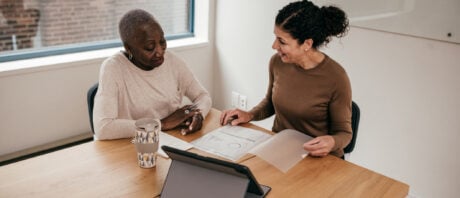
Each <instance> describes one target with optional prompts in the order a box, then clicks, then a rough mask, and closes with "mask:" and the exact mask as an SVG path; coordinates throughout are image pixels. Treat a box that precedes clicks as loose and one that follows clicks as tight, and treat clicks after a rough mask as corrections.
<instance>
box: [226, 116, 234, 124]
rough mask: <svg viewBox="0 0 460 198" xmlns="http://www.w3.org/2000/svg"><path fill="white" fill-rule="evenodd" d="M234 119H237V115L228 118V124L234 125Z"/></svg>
mask: <svg viewBox="0 0 460 198" xmlns="http://www.w3.org/2000/svg"><path fill="white" fill-rule="evenodd" d="M233 120H236V118H235V117H230V118H229V119H228V120H227V125H232V121H233Z"/></svg>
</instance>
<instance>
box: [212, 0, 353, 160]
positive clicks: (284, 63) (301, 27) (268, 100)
mask: <svg viewBox="0 0 460 198" xmlns="http://www.w3.org/2000/svg"><path fill="white" fill-rule="evenodd" d="M347 28H348V20H347V18H346V15H345V13H344V12H343V11H342V10H341V9H339V8H337V7H333V6H329V7H326V6H323V7H321V8H319V7H318V6H316V5H314V4H313V3H311V2H309V1H307V0H304V1H297V2H292V3H290V4H288V5H287V6H285V7H284V8H282V9H281V10H280V11H279V13H278V15H277V16H276V21H275V28H274V33H275V36H276V38H275V41H274V43H273V46H272V48H273V49H275V50H276V51H277V53H276V54H275V55H273V56H272V58H271V60H270V66H269V73H270V76H269V80H270V81H269V87H268V91H267V94H266V96H265V98H264V99H263V100H262V101H261V102H260V103H259V104H258V105H257V106H256V107H254V108H253V109H251V110H250V111H249V112H245V111H242V110H239V109H233V110H227V111H224V112H223V113H222V115H221V124H225V123H227V122H228V121H229V120H232V119H234V120H233V121H231V124H232V125H237V124H240V123H245V122H249V121H251V120H261V119H264V118H267V117H269V116H271V115H273V114H275V121H274V124H273V128H272V130H273V131H274V132H278V131H281V130H283V129H295V130H298V131H301V132H303V133H305V134H307V135H310V136H312V137H315V138H314V139H313V140H311V141H308V142H306V143H305V144H304V145H303V148H304V149H305V150H307V151H308V152H309V155H312V156H325V155H327V154H329V153H331V154H332V155H335V156H338V157H343V154H344V153H343V148H344V147H345V146H347V144H348V143H349V142H350V140H351V133H352V131H351V86H350V81H349V79H348V76H347V74H346V72H345V70H344V69H343V68H342V66H340V64H338V63H337V62H335V61H334V60H333V59H332V58H330V57H329V56H327V55H326V54H324V53H322V52H321V51H320V50H319V48H320V47H321V46H323V45H325V44H327V43H328V42H329V41H330V39H331V37H333V36H339V37H340V36H343V35H344V34H345V33H346V31H347ZM299 146H300V145H299Z"/></svg>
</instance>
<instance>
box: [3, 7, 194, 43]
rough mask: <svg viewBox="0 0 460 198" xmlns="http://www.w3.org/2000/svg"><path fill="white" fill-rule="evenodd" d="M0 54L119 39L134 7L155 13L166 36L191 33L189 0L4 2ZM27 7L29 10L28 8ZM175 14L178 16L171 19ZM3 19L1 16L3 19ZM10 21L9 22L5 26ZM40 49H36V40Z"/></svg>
mask: <svg viewBox="0 0 460 198" xmlns="http://www.w3.org/2000/svg"><path fill="white" fill-rule="evenodd" d="M0 2H1V5H0V8H1V9H0V10H1V11H2V13H1V14H2V15H3V18H4V19H5V20H1V21H0V22H1V23H0V32H1V36H0V51H8V50H12V49H13V42H12V39H11V38H12V36H13V35H16V39H17V49H24V48H31V47H35V48H37V47H47V46H58V45H68V44H77V43H86V42H97V41H106V40H114V39H119V36H118V21H119V20H120V18H121V16H122V15H123V14H124V13H126V12H127V11H128V10H130V9H133V8H142V9H145V10H147V11H149V12H150V13H152V14H153V15H154V16H155V17H156V18H157V20H158V21H159V22H160V23H161V25H162V26H163V29H164V31H165V33H166V34H172V33H177V32H182V33H183V32H187V31H188V29H187V28H188V18H187V13H186V12H184V10H185V9H187V7H188V4H187V3H184V2H188V0H79V1H73V0H0ZM25 7H27V8H25ZM172 14H175V16H174V17H171V16H172ZM0 18H1V16H0ZM5 21H6V23H5ZM35 36H37V38H35V39H36V40H37V39H38V41H39V42H35V43H36V44H37V43H38V45H40V46H33V44H34V42H33V39H34V37H35Z"/></svg>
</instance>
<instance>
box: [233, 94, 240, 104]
mask: <svg viewBox="0 0 460 198" xmlns="http://www.w3.org/2000/svg"><path fill="white" fill-rule="evenodd" d="M239 103H240V94H239V93H238V92H235V91H232V107H233V108H239V107H240V105H239Z"/></svg>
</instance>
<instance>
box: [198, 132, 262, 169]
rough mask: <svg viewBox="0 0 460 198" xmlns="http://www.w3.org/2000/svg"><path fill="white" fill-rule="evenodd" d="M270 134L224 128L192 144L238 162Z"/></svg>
mask: <svg viewBox="0 0 460 198" xmlns="http://www.w3.org/2000/svg"><path fill="white" fill-rule="evenodd" d="M270 137H271V135H270V134H267V133H264V132H262V131H258V130H255V129H250V128H246V127H241V126H230V125H227V126H223V127H220V128H217V129H215V130H214V131H211V132H209V133H207V134H206V135H204V136H202V137H200V138H198V139H197V140H195V141H193V142H191V143H192V144H193V145H194V146H195V147H196V148H198V149H201V150H203V151H206V152H209V153H212V154H215V155H218V156H221V157H224V158H226V159H230V160H232V161H237V160H238V159H240V158H241V157H243V156H244V155H245V154H246V153H248V152H249V150H251V149H252V148H254V147H255V146H257V145H258V144H260V143H262V142H264V141H266V140H267V139H269V138H270Z"/></svg>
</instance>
